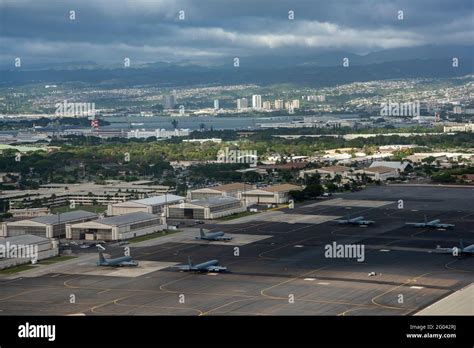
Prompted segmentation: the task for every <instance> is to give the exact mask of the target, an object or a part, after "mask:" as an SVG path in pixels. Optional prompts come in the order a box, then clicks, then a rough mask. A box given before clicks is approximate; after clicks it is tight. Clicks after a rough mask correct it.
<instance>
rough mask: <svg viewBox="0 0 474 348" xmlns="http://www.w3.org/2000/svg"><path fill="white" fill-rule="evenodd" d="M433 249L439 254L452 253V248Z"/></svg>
mask: <svg viewBox="0 0 474 348" xmlns="http://www.w3.org/2000/svg"><path fill="white" fill-rule="evenodd" d="M435 251H436V252H437V253H440V254H452V253H453V248H439V247H438V248H436V249H435Z"/></svg>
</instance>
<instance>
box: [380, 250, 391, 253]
mask: <svg viewBox="0 0 474 348" xmlns="http://www.w3.org/2000/svg"><path fill="white" fill-rule="evenodd" d="M380 251H382V252H384V253H387V252H389V251H390V250H388V249H380Z"/></svg>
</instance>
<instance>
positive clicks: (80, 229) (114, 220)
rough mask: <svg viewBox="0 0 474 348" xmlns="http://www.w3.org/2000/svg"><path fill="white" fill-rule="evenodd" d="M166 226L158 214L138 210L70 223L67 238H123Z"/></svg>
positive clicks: (147, 232)
mask: <svg viewBox="0 0 474 348" xmlns="http://www.w3.org/2000/svg"><path fill="white" fill-rule="evenodd" d="M164 228H165V226H164V225H163V224H162V222H161V218H160V217H159V216H158V215H154V214H149V213H144V212H136V213H129V214H124V215H118V216H112V217H108V218H105V219H98V220H94V221H87V222H82V223H78V224H70V225H68V226H67V227H66V238H68V239H86V240H105V241H112V240H122V239H129V238H134V237H139V236H143V235H145V234H150V233H154V232H157V231H162V230H163V229H164Z"/></svg>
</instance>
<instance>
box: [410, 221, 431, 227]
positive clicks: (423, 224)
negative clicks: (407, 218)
mask: <svg viewBox="0 0 474 348" xmlns="http://www.w3.org/2000/svg"><path fill="white" fill-rule="evenodd" d="M405 225H410V226H416V227H420V226H426V224H425V223H420V222H405Z"/></svg>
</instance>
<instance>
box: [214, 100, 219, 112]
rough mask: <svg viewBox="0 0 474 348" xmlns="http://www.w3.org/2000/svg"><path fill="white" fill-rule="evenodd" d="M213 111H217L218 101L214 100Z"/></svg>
mask: <svg viewBox="0 0 474 348" xmlns="http://www.w3.org/2000/svg"><path fill="white" fill-rule="evenodd" d="M214 110H219V99H214Z"/></svg>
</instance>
